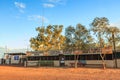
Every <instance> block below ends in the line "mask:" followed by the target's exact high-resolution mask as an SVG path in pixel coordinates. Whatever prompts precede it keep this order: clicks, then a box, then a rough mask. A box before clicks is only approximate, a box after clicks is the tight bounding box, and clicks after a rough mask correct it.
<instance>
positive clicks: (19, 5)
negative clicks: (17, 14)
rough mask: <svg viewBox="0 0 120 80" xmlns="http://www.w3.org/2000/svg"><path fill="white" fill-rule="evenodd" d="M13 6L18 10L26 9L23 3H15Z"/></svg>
mask: <svg viewBox="0 0 120 80" xmlns="http://www.w3.org/2000/svg"><path fill="white" fill-rule="evenodd" d="M14 4H15V6H16V7H18V8H21V9H25V8H26V5H25V4H24V3H20V2H15V3H14Z"/></svg>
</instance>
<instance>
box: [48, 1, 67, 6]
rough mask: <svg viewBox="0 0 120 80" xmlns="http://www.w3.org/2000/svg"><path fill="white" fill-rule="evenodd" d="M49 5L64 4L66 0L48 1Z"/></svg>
mask: <svg viewBox="0 0 120 80" xmlns="http://www.w3.org/2000/svg"><path fill="white" fill-rule="evenodd" d="M48 1H49V2H51V3H55V4H62V5H64V4H66V2H67V0H48Z"/></svg>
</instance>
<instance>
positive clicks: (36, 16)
mask: <svg viewBox="0 0 120 80" xmlns="http://www.w3.org/2000/svg"><path fill="white" fill-rule="evenodd" d="M28 20H33V21H37V22H42V20H43V21H44V23H48V19H47V18H46V17H44V16H41V15H31V16H28Z"/></svg>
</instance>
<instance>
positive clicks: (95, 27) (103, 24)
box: [91, 17, 109, 69]
mask: <svg viewBox="0 0 120 80" xmlns="http://www.w3.org/2000/svg"><path fill="white" fill-rule="evenodd" d="M108 25H109V21H108V19H107V18H105V17H101V18H99V17H96V18H95V19H94V20H93V22H92V23H91V26H92V28H91V29H92V31H93V32H94V33H95V34H96V35H97V37H98V41H99V48H100V56H101V58H102V63H103V68H104V69H105V68H106V66H105V61H104V57H105V55H102V47H103V46H104V41H105V35H106V34H105V32H106V28H107V26H108Z"/></svg>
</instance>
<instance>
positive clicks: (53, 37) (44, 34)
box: [30, 25, 65, 51]
mask: <svg viewBox="0 0 120 80" xmlns="http://www.w3.org/2000/svg"><path fill="white" fill-rule="evenodd" d="M62 29H63V26H62V25H48V26H47V27H46V28H45V27H37V28H36V31H38V35H37V36H36V37H33V38H31V39H30V43H31V48H32V49H33V50H36V51H41V50H42V51H48V50H51V49H54V50H55V49H59V50H60V49H62V48H63V44H64V42H65V37H64V36H63V35H62V34H61V32H62Z"/></svg>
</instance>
